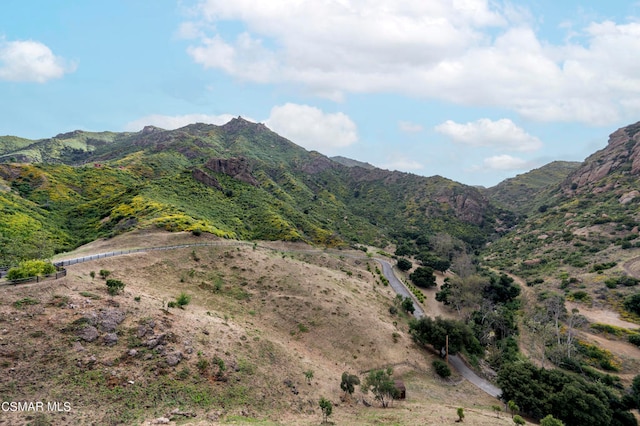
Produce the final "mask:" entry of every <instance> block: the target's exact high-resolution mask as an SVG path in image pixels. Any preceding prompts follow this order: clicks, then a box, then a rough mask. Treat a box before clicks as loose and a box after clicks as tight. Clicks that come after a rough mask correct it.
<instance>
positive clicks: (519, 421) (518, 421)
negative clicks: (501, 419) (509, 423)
mask: <svg viewBox="0 0 640 426" xmlns="http://www.w3.org/2000/svg"><path fill="white" fill-rule="evenodd" d="M512 419H513V422H514V423H515V424H517V425H523V424H525V423H526V422H525V421H524V419H523V418H522V417H520V416H519V415H517V414H516V415H515V416H513V417H512Z"/></svg>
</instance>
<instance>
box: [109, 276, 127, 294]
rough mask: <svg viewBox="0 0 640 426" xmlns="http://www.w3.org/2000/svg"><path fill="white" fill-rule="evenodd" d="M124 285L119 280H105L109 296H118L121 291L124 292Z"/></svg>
mask: <svg viewBox="0 0 640 426" xmlns="http://www.w3.org/2000/svg"><path fill="white" fill-rule="evenodd" d="M124 285H125V284H124V283H123V282H122V281H120V280H113V279H108V280H107V292H108V293H109V294H110V295H111V296H115V295H116V294H118V293H120V292H121V291H122V290H124Z"/></svg>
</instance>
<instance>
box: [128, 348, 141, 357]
mask: <svg viewBox="0 0 640 426" xmlns="http://www.w3.org/2000/svg"><path fill="white" fill-rule="evenodd" d="M127 355H129V356H136V355H138V351H137V350H135V349H131V350H130V351H129V352H127Z"/></svg>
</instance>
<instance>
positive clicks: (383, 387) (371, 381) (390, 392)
mask: <svg viewBox="0 0 640 426" xmlns="http://www.w3.org/2000/svg"><path fill="white" fill-rule="evenodd" d="M392 375H393V370H392V369H391V368H387V369H386V370H373V371H370V372H369V375H368V376H367V377H366V378H365V379H364V384H363V385H362V390H363V392H365V393H367V392H369V391H371V392H373V394H374V395H375V398H376V399H377V400H379V401H380V404H382V408H386V407H387V406H388V405H389V403H390V402H392V401H393V400H394V399H395V398H397V397H398V394H399V392H398V389H397V388H396V384H395V382H394V381H393V379H392V378H391V376H392Z"/></svg>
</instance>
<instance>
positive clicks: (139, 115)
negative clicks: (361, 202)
mask: <svg viewBox="0 0 640 426" xmlns="http://www.w3.org/2000/svg"><path fill="white" fill-rule="evenodd" d="M638 58H640V2H638V1H620V0H610V1H607V2H601V1H597V2H596V1H574V0H563V1H558V0H530V1H499V0H497V1H492V0H428V1H425V0H395V1H389V0H269V1H266V0H233V1H229V0H109V1H73V0H53V1H52V0H2V6H1V8H0V135H14V136H20V137H25V138H30V139H40V138H48V137H53V136H55V135H57V134H59V133H64V132H68V131H72V130H76V129H80V130H86V131H104V130H110V131H139V130H141V129H142V128H143V127H144V126H145V125H154V126H158V127H161V128H164V129H174V128H178V127H182V126H185V125H187V124H189V123H193V122H205V123H211V124H217V125H221V124H224V123H225V122H227V121H228V120H229V119H231V118H232V117H237V116H242V117H244V118H246V119H248V120H252V121H255V122H261V123H265V124H266V125H267V127H269V128H270V129H272V130H273V131H275V132H277V133H279V134H280V135H282V136H284V137H286V138H288V139H290V140H291V141H293V142H294V143H296V144H298V145H300V146H302V147H304V148H306V149H308V150H315V151H318V152H320V153H322V154H325V155H328V156H336V155H341V156H344V157H348V158H352V159H356V160H359V161H364V162H368V163H371V164H373V165H375V166H377V167H380V168H383V169H388V170H400V171H403V172H409V173H414V174H418V175H423V176H433V175H440V176H444V177H447V178H450V179H453V180H455V181H458V182H461V183H465V184H468V185H483V186H486V187H490V186H493V185H496V184H497V183H499V182H500V181H502V180H504V179H506V178H509V177H513V176H516V175H518V174H521V173H524V172H526V171H528V170H531V169H534V168H537V167H540V166H542V165H544V164H547V163H549V162H551V161H554V160H566V161H582V160H584V159H585V158H586V157H587V156H589V155H590V154H592V153H593V152H595V151H596V150H598V149H601V148H603V147H604V146H606V143H607V140H608V136H609V134H611V133H612V132H614V131H615V130H616V129H618V128H620V127H623V126H626V125H628V124H632V123H635V122H637V121H640V60H639V59H638Z"/></svg>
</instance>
